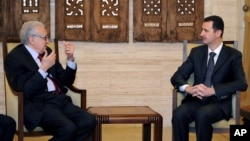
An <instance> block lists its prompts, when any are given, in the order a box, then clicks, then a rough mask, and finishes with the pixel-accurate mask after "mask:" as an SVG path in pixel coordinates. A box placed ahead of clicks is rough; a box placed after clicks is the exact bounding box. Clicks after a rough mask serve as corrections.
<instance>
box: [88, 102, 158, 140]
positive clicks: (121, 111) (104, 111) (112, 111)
mask: <svg viewBox="0 0 250 141" xmlns="http://www.w3.org/2000/svg"><path fill="white" fill-rule="evenodd" d="M87 111H88V112H90V113H92V114H94V115H95V116H96V119H97V126H96V130H95V134H94V140H95V141H101V140H102V124H132V123H139V124H143V138H142V139H143V141H150V140H151V124H154V137H153V139H154V141H162V127H163V121H162V116H161V115H160V114H159V113H157V112H155V111H154V110H152V109H151V108H150V107H148V106H106V107H89V108H88V109H87Z"/></svg>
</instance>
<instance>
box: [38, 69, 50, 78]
mask: <svg viewBox="0 0 250 141" xmlns="http://www.w3.org/2000/svg"><path fill="white" fill-rule="evenodd" d="M38 72H39V73H40V74H41V75H42V76H43V78H44V79H45V78H46V77H47V75H48V73H47V72H45V71H43V70H42V69H40V68H39V69H38Z"/></svg>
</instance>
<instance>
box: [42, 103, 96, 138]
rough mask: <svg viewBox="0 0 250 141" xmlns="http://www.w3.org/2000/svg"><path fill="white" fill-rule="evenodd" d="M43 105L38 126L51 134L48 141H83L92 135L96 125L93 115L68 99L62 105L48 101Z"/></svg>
mask: <svg viewBox="0 0 250 141" xmlns="http://www.w3.org/2000/svg"><path fill="white" fill-rule="evenodd" d="M44 106H45V107H44V110H43V116H42V120H41V123H40V124H39V126H41V127H42V128H43V129H44V130H45V131H46V132H48V133H51V134H52V135H53V138H52V139H51V140H50V141H83V140H85V139H87V138H89V137H90V136H91V135H92V133H93V131H94V129H95V127H96V118H95V116H94V115H91V114H90V113H88V112H86V111H84V110H83V109H81V108H80V107H78V106H75V105H73V104H72V102H70V101H68V100H65V101H64V102H63V104H62V105H60V104H55V103H54V102H49V101H48V102H47V103H46V104H45V105H44Z"/></svg>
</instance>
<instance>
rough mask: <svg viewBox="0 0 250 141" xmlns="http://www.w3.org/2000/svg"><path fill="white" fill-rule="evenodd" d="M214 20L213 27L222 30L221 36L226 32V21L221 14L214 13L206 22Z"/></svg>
mask: <svg viewBox="0 0 250 141" xmlns="http://www.w3.org/2000/svg"><path fill="white" fill-rule="evenodd" d="M209 21H212V22H213V29H214V30H215V31H216V30H221V37H222V36H223V32H224V22H223V19H222V18H221V17H219V16H216V15H213V16H209V17H206V18H205V19H204V22H209Z"/></svg>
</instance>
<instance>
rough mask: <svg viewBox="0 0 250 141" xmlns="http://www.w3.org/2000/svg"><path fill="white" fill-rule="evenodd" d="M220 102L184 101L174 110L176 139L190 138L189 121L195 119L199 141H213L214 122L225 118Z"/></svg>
mask: <svg viewBox="0 0 250 141" xmlns="http://www.w3.org/2000/svg"><path fill="white" fill-rule="evenodd" d="M219 107H220V106H219V103H218V102H211V103H209V101H202V100H199V101H192V102H186V103H183V104H182V105H181V106H179V107H177V108H176V109H175V110H174V111H173V117H172V127H173V132H174V134H173V135H174V140H175V141H188V140H189V136H188V135H189V123H191V122H192V121H195V130H196V138H197V141H211V140H212V134H213V127H212V124H213V123H215V122H217V121H219V120H222V119H225V118H226V115H225V114H224V112H223V110H222V109H220V108H219Z"/></svg>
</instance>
